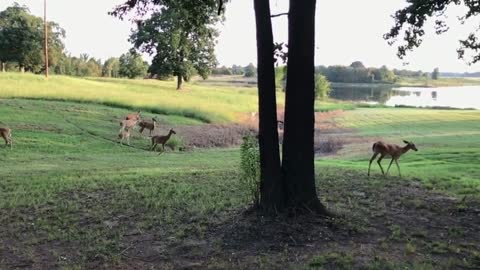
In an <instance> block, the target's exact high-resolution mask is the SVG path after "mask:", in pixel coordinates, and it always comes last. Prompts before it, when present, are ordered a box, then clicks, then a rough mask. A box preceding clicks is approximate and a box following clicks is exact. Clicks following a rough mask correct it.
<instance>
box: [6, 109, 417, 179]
mask: <svg viewBox="0 0 480 270" xmlns="http://www.w3.org/2000/svg"><path fill="white" fill-rule="evenodd" d="M137 124H138V126H139V127H140V133H142V134H143V131H144V130H145V129H148V130H150V135H152V132H153V131H154V130H155V128H156V126H157V120H156V119H155V118H152V121H151V122H150V121H145V120H142V119H141V118H140V112H136V113H131V114H129V115H127V117H125V119H124V120H122V121H121V122H120V126H121V128H120V132H119V134H118V138H119V139H120V143H121V144H123V141H124V140H126V141H127V144H128V145H130V134H131V132H132V130H133V128H134V127H135V126H136V125H137ZM172 134H176V133H175V131H174V130H173V129H170V131H169V132H168V134H167V135H163V136H152V137H151V138H152V146H151V148H150V150H152V151H155V150H156V148H157V146H158V145H161V146H162V150H163V152H164V151H165V144H166V143H167V142H168V140H170V137H171V136H172ZM0 136H1V137H2V138H3V140H4V141H5V145H6V146H7V147H8V146H10V148H12V147H13V140H12V131H11V129H9V128H2V127H0ZM403 142H404V143H405V144H406V145H405V146H404V147H401V146H399V145H396V144H387V143H384V142H382V141H378V142H376V143H374V144H373V146H372V151H373V156H372V158H371V159H370V162H369V164H368V176H370V167H371V166H372V162H373V161H374V160H375V158H377V156H378V155H380V157H379V158H378V160H377V163H378V166H379V167H380V170H381V171H382V174H383V175H386V174H388V172H389V171H390V167H391V166H392V163H393V162H394V161H395V164H396V165H397V168H398V174H399V175H400V177H401V176H402V174H401V172H400V166H399V165H398V159H399V158H400V157H401V156H402V155H403V154H405V153H406V152H408V151H409V150H414V151H418V149H417V147H416V146H415V144H414V143H412V142H409V141H403ZM386 156H389V157H391V158H392V159H391V161H390V165H388V168H387V172H386V173H385V171H384V170H383V167H382V164H381V163H380V162H381V161H382V159H383V158H384V157H386Z"/></svg>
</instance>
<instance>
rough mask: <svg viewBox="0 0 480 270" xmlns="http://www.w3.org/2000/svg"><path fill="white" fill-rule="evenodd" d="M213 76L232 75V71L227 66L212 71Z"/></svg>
mask: <svg viewBox="0 0 480 270" xmlns="http://www.w3.org/2000/svg"><path fill="white" fill-rule="evenodd" d="M212 74H215V75H232V70H231V69H230V68H228V67H226V66H222V67H219V68H215V69H213V70H212Z"/></svg>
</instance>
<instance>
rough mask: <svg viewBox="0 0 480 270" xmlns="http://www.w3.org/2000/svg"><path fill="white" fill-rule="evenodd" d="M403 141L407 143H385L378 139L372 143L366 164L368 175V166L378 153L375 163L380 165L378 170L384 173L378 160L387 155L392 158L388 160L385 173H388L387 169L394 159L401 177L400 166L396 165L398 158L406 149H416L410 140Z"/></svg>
mask: <svg viewBox="0 0 480 270" xmlns="http://www.w3.org/2000/svg"><path fill="white" fill-rule="evenodd" d="M403 142H404V143H406V144H407V145H405V146H404V147H401V146H398V145H396V144H387V143H384V142H382V141H378V142H376V143H374V144H373V146H372V150H373V156H372V158H371V159H370V163H369V164H368V176H370V166H371V165H372V162H373V160H374V159H375V158H376V157H377V156H378V154H380V157H379V158H378V160H377V163H378V166H380V170H382V174H383V175H385V173H384V171H383V168H382V164H380V162H381V161H382V159H383V158H384V157H385V156H387V155H388V156H390V157H392V160H391V161H390V165H388V169H387V174H388V171H389V170H390V167H391V166H392V163H393V161H395V164H396V165H397V168H398V174H399V175H400V177H402V174H401V173H400V166H399V165H398V159H399V158H400V157H401V156H402V155H403V154H405V153H406V152H408V150H410V149H412V150H414V151H418V149H417V147H416V146H415V144H413V143H412V142H409V141H403Z"/></svg>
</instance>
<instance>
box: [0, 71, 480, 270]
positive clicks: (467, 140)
mask: <svg viewBox="0 0 480 270" xmlns="http://www.w3.org/2000/svg"><path fill="white" fill-rule="evenodd" d="M0 76H7V77H8V76H17V75H10V74H7V75H0ZM18 76H23V75H18ZM26 76H30V75H26ZM12 78H13V79H11V82H12V83H14V82H15V81H16V79H15V78H14V77H12ZM36 78H37V77H33V79H36ZM1 80H3V81H5V77H3V78H2V79H1ZM70 80H72V81H70ZM77 80H78V84H81V85H82V86H78V89H77V90H78V92H79V93H80V94H79V93H78V92H77V91H71V92H70V91H69V92H65V93H64V94H61V98H60V99H65V100H69V99H72V100H76V99H78V98H79V97H81V96H82V95H83V94H85V95H86V96H87V97H88V98H89V99H88V101H94V102H96V103H105V102H102V101H101V100H102V98H100V97H101V95H105V99H108V100H109V102H111V101H112V100H113V98H114V97H116V96H118V95H116V94H113V95H112V93H117V92H115V91H119V92H121V93H124V91H126V92H128V93H131V95H132V96H136V95H137V94H139V93H141V92H142V91H144V92H145V95H146V96H155V91H154V89H155V87H157V86H158V85H159V84H162V82H150V81H147V82H139V81H135V82H130V81H114V82H99V81H93V80H83V79H73V78H66V77H57V78H56V77H53V78H52V79H51V81H49V82H48V83H49V84H54V83H58V85H57V86H56V87H53V86H52V87H47V86H45V88H42V87H41V86H39V85H41V84H43V83H44V82H41V81H39V82H32V85H31V86H32V87H33V86H35V84H36V83H38V85H36V86H38V87H39V89H42V90H41V91H39V92H40V93H42V92H43V93H45V92H48V93H49V95H52V97H53V96H55V95H57V94H60V92H59V91H63V90H62V89H64V88H65V87H64V86H63V87H62V83H74V82H75V81H77ZM89 83H91V84H92V85H95V87H94V89H96V90H95V91H97V90H98V91H97V92H95V91H93V90H92V91H91V93H90V92H88V90H82V89H84V88H83V87H84V85H85V84H89ZM130 84H132V85H130ZM142 84H145V86H144V88H142V86H140V87H139V86H138V85H142ZM149 84H153V85H149ZM165 84H169V83H165ZM105 85H107V86H108V88H105V89H103V90H102V87H103V86H105ZM112 85H115V86H112ZM172 85H173V84H172ZM97 86H98V87H97ZM107 86H105V87H107ZM1 87H2V89H1V91H0V95H4V94H5V92H4V91H3V89H4V88H3V87H4V86H3V85H2V86H1ZM115 87H118V88H115ZM195 87H196V86H195ZM5 89H9V88H5ZM15 89H25V90H24V91H26V92H25V93H27V92H28V93H29V95H30V94H32V93H34V92H35V91H34V90H28V91H27V88H26V87H23V86H22V87H19V86H17V87H15ZM32 89H34V88H32ZM52 89H56V90H52ZM99 89H100V90H99ZM112 89H116V90H112ZM172 89H173V88H172ZM8 91H10V90H8ZM15 91H16V90H11V92H10V94H14V93H15ZM22 91H23V90H22ZM49 91H52V92H49ZM54 91H57V92H54ZM83 91H85V92H83ZM102 91H104V92H102ZM112 91H113V92H112ZM159 91H172V92H171V93H173V95H177V93H176V92H174V90H165V89H164V90H159ZM197 91H198V92H199V93H196V92H197ZM202 91H204V92H203V93H202ZM226 91H227V90H219V92H220V94H219V95H220V96H221V95H223V94H221V93H226ZM228 91H230V90H228ZM232 91H234V94H233V95H230V94H225V96H228V97H238V101H239V102H238V103H239V104H236V103H235V102H233V103H232V104H233V105H232V104H228V102H225V101H226V100H228V98H225V97H213V98H212V99H211V100H210V102H211V103H202V104H203V105H201V106H203V107H201V108H204V109H205V112H207V113H206V114H205V115H207V116H209V117H210V116H212V118H208V119H210V120H212V121H217V120H219V119H220V120H221V119H223V120H222V121H227V120H229V119H230V117H234V114H229V113H226V114H225V113H224V112H223V111H222V110H223V109H225V108H229V109H228V110H230V108H231V107H230V106H233V107H235V108H237V109H238V111H239V112H242V111H246V110H247V109H246V108H249V107H248V106H249V105H245V104H241V102H244V101H245V100H246V102H247V103H248V102H251V101H253V100H255V99H256V96H255V95H254V94H252V93H251V92H249V90H243V89H238V90H235V89H232ZM243 91H245V92H243ZM211 92H214V91H213V90H208V89H204V90H202V88H201V87H199V88H198V89H196V90H195V91H193V90H192V91H191V92H188V93H183V94H180V95H185V94H188V95H190V94H191V95H192V96H191V97H189V99H186V98H185V99H186V100H187V101H185V102H186V103H181V104H183V105H181V106H185V108H188V106H189V105H188V104H189V103H188V102H193V103H196V102H200V101H202V102H206V101H205V100H209V99H208V95H209V93H211ZM88 93H90V96H88V95H89V94H88ZM96 93H99V95H100V96H95V94H96ZM168 93H170V92H168ZM25 95H27V94H25ZM42 95H43V94H39V96H36V97H37V98H41V97H42ZM75 95H78V96H75ZM109 95H112V96H114V97H111V98H110V97H108V96H109ZM202 95H205V97H202ZM5 96H9V95H5ZM18 96H22V95H18ZM27 96H28V95H27ZM64 96H65V98H64ZM212 96H215V95H214V94H212ZM47 97H48V96H47ZM243 98H245V100H244V99H243ZM130 101H131V102H136V101H135V100H134V99H131V100H128V99H125V100H121V101H118V102H120V103H121V102H124V103H122V104H123V105H122V106H123V107H129V106H137V104H131V103H129V102H130ZM143 101H144V102H146V103H148V102H152V101H151V100H150V98H145V99H143ZM155 102H158V104H157V103H155V104H156V105H157V106H160V105H161V104H170V102H169V100H163V101H160V99H158V100H156V101H155ZM161 102H165V103H161ZM214 102H218V103H219V104H228V106H227V105H225V106H227V107H223V109H218V108H221V107H222V105H219V106H218V107H217V106H214V105H215V104H216V103H214ZM152 104H154V103H152ZM172 104H174V103H172ZM207 105H208V106H207ZM122 106H121V107H122ZM138 106H140V107H143V106H146V107H148V106H150V105H145V104H144V105H138ZM152 106H153V105H152ZM199 106H200V105H199ZM195 108H198V107H195ZM202 110H203V109H202ZM209 110H210V111H209ZM253 110H254V109H252V111H253ZM159 111H163V109H162V108H159ZM127 112H129V110H125V109H122V108H114V107H111V106H103V105H99V104H87V103H75V102H59V101H42V100H28V99H0V125H8V126H9V127H11V128H12V129H13V138H14V142H15V145H14V148H13V150H10V149H8V148H4V147H2V146H0V164H1V166H0V228H2V230H0V269H4V268H5V269H11V268H35V269H52V268H58V269H189V268H190V269H232V268H235V269H278V268H292V269H322V268H327V269H339V268H343V269H351V268H365V269H399V268H402V269H405V268H407V269H417V268H421V269H441V268H442V267H443V268H445V269H452V268H473V269H474V268H475V267H480V253H479V252H478V250H480V235H478V231H479V230H480V224H479V222H478V221H479V219H478V215H479V214H480V203H479V202H478V199H477V198H476V196H475V195H478V194H479V189H478V188H479V168H478V166H476V161H477V160H478V158H479V156H478V150H479V147H480V145H479V141H478V139H477V138H478V133H480V130H479V126H478V125H476V123H478V120H480V119H479V118H480V115H479V113H478V112H475V111H434V110H414V109H380V108H369V109H355V110H350V111H347V112H345V113H343V114H336V116H335V118H334V119H333V120H334V121H335V122H336V123H337V124H338V126H339V127H340V128H341V129H342V130H344V132H345V134H350V135H352V136H357V137H362V138H366V139H365V142H364V143H357V144H350V145H346V146H345V148H344V149H343V150H341V151H340V152H339V153H338V155H336V156H331V157H327V158H320V159H318V160H317V161H316V164H317V186H318V192H319V195H320V196H321V198H322V201H323V202H324V203H325V204H326V205H327V207H328V208H329V209H331V210H332V211H333V212H335V213H336V214H337V217H336V218H334V219H328V220H326V219H323V218H317V217H313V218H306V219H305V218H302V217H290V219H288V221H285V219H282V218H281V217H279V218H266V217H263V216H257V215H254V214H251V213H249V212H246V211H245V209H246V208H247V207H248V200H247V196H246V193H245V192H244V190H242V189H241V187H240V184H239V171H238V164H239V158H240V157H239V151H238V149H210V150H205V149H196V150H195V151H188V152H169V153H166V154H163V155H158V154H156V153H153V152H150V151H148V150H147V148H148V146H149V141H148V139H147V138H146V137H143V136H140V135H139V134H138V132H135V136H134V138H133V139H132V140H131V142H132V147H128V146H121V145H119V144H118V143H117V141H116V140H117V139H116V136H117V132H118V129H119V124H118V121H119V119H121V118H122V117H123V116H124V115H126V114H127ZM202 113H203V111H202ZM202 115H203V114H202ZM145 116H146V117H153V116H156V117H157V118H158V119H159V120H160V121H161V123H162V126H161V128H162V131H166V130H168V129H169V128H170V127H171V126H175V125H180V124H181V125H200V124H202V123H203V122H204V121H205V120H206V119H201V117H193V118H191V117H184V116H179V115H178V114H177V113H173V114H172V115H162V114H153V113H145ZM420 120H423V122H420ZM405 136H407V138H405ZM378 138H383V139H386V140H388V141H392V142H400V141H399V140H400V139H401V138H405V139H409V140H413V141H414V142H415V143H416V144H417V147H418V148H419V149H420V151H419V152H416V153H408V154H406V156H404V157H402V159H401V161H400V164H401V166H402V169H403V171H402V172H403V173H404V175H405V177H404V179H400V178H398V177H396V176H393V177H389V178H387V179H385V178H383V177H381V176H379V175H378V168H374V172H375V175H374V176H372V177H371V178H370V179H367V178H366V169H367V164H368V162H367V161H368V158H369V157H370V155H371V152H370V151H371V150H370V147H371V143H370V142H369V141H370V140H375V139H378ZM385 164H386V162H385ZM385 166H386V165H385ZM395 172H396V171H395V170H393V173H392V174H395ZM423 184H426V185H427V187H429V188H430V189H441V190H442V191H441V192H438V191H435V190H428V189H425V188H424V186H423ZM463 194H468V195H469V196H468V197H467V198H466V199H464V200H462V196H456V195H463Z"/></svg>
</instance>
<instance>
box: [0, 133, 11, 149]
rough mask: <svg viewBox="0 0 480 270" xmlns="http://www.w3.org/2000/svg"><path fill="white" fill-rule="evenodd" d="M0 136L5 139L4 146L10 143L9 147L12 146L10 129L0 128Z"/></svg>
mask: <svg viewBox="0 0 480 270" xmlns="http://www.w3.org/2000/svg"><path fill="white" fill-rule="evenodd" d="M0 136H2V138H3V140H4V141H5V146H9V145H10V149H12V147H13V140H12V130H11V129H9V128H0Z"/></svg>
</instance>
